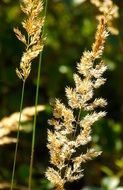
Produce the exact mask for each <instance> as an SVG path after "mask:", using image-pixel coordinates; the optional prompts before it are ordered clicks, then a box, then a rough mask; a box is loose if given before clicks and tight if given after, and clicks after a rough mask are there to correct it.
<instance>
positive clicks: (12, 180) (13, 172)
mask: <svg viewBox="0 0 123 190" xmlns="http://www.w3.org/2000/svg"><path fill="white" fill-rule="evenodd" d="M24 91H25V81H23V85H22V93H21V102H20V115H19V123H18V129H17V142H16V146H15V153H14V163H13V169H12V178H11V188H10V189H11V190H12V189H13V185H14V177H15V166H16V161H17V151H18V144H19V136H20V125H21V115H22V108H23V99H24Z"/></svg>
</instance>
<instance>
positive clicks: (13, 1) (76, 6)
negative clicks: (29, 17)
mask: <svg viewBox="0 0 123 190" xmlns="http://www.w3.org/2000/svg"><path fill="white" fill-rule="evenodd" d="M82 2H83V1H82V0H74V1H72V0H49V3H48V11H47V12H48V14H47V19H46V38H47V39H46V44H45V47H44V52H43V61H42V71H41V81H40V94H39V103H40V104H42V105H45V106H46V109H45V111H43V112H41V113H39V114H38V119H37V128H36V147H35V159H34V175H33V186H34V190H39V189H40V190H48V189H52V185H51V184H49V183H48V182H47V180H46V179H45V177H44V171H45V169H46V167H47V165H48V160H49V155H48V150H47V148H46V141H47V140H46V139H47V127H48V125H47V119H48V118H50V117H51V108H50V106H49V102H52V101H53V99H54V98H55V97H59V98H62V99H64V100H65V96H64V87H65V86H66V85H68V86H69V85H71V86H72V85H73V79H72V74H73V72H74V71H75V69H76V68H75V65H76V63H77V62H78V61H79V59H80V56H81V55H82V52H83V51H84V50H85V49H89V48H90V47H91V44H92V42H93V40H94V34H95V30H96V25H97V21H96V18H95V17H96V15H97V14H98V12H97V9H96V8H95V7H94V6H93V5H92V4H90V2H89V1H88V0H87V1H85V2H83V3H82ZM114 2H115V3H117V5H118V6H119V13H120V17H119V18H118V19H117V20H116V22H115V23H114V24H115V26H116V27H117V28H118V30H119V35H118V36H114V35H110V36H109V37H108V40H107V44H106V48H105V51H104V56H103V58H104V60H105V62H106V63H107V65H108V68H109V70H108V71H107V73H106V77H107V83H106V84H105V86H104V87H102V88H101V89H100V90H99V91H98V92H97V95H99V96H102V97H104V98H106V99H107V100H108V106H107V110H106V111H107V117H106V118H105V119H103V120H101V121H100V122H98V123H97V124H96V125H95V126H94V128H93V142H94V146H96V147H97V148H99V149H101V150H102V151H103V154H102V156H101V157H99V158H98V159H96V160H93V161H91V162H89V164H88V165H85V166H84V167H85V176H84V178H83V179H81V180H80V181H78V182H76V183H74V184H72V185H69V184H68V187H67V188H68V189H74V190H80V189H81V188H84V187H85V186H90V187H92V186H102V187H103V189H106V190H112V189H113V187H111V184H113V185H114V189H116V186H123V1H114ZM22 18H23V15H22V13H21V11H20V7H19V1H18V0H0V119H2V118H3V117H5V116H8V115H10V114H11V113H13V112H16V111H18V110H19V104H20V94H21V85H22V84H21V81H20V80H19V79H18V78H17V76H16V73H15V68H16V67H18V66H19V60H20V58H21V54H22V51H23V45H22V44H21V42H19V41H18V40H17V38H16V37H15V35H14V32H13V27H16V26H18V27H19V26H20V22H21V21H22ZM37 62H38V59H36V60H35V62H33V65H32V71H31V75H30V77H29V79H28V80H27V83H26V91H25V98H24V106H25V107H27V106H32V105H34V100H35V89H36V75H37V65H38V64H37ZM0 127H1V126H0ZM23 127H25V129H26V132H21V135H20V143H19V151H18V156H17V168H16V182H17V184H19V185H18V187H20V188H21V189H22V190H24V186H26V184H27V182H28V169H29V159H30V149H31V127H32V124H31V122H26V123H25V125H24V126H23ZM15 135H16V133H15V132H13V133H12V134H11V136H13V137H14V136H15ZM14 148H15V144H9V145H3V146H0V183H3V182H4V183H9V182H10V180H11V170H12V165H13V154H14ZM115 185H116V186H115ZM1 189H3V187H2V188H1ZM6 189H7V188H6ZM8 189H9V188H8ZM91 190H92V188H91Z"/></svg>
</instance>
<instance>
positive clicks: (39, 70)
mask: <svg viewBox="0 0 123 190" xmlns="http://www.w3.org/2000/svg"><path fill="white" fill-rule="evenodd" d="M47 5H48V0H46V2H45V12H44V15H45V18H46V13H47ZM44 29H45V28H44V27H43V29H42V36H43V35H44ZM41 63H42V52H41V53H40V56H39V64H38V75H37V84H36V96H35V115H34V121H33V132H32V146H31V157H30V168H29V182H28V190H31V186H32V170H33V160H34V147H35V132H36V121H37V105H38V95H39V83H40V73H41Z"/></svg>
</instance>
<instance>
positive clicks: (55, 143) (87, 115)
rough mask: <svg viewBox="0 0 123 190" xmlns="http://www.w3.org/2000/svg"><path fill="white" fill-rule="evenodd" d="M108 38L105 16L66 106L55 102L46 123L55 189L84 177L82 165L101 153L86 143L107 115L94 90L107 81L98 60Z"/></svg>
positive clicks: (48, 173)
mask: <svg viewBox="0 0 123 190" xmlns="http://www.w3.org/2000/svg"><path fill="white" fill-rule="evenodd" d="M107 36H108V32H107V17H106V15H105V16H102V17H101V18H100V21H99V25H98V27H97V32H96V36H95V42H94V43H93V45H92V50H91V51H85V52H84V53H83V55H82V57H81V59H80V63H78V64H77V70H78V73H77V74H74V75H73V78H74V82H75V88H71V87H66V90H65V91H66V97H67V100H68V106H66V105H64V104H63V103H62V102H61V101H60V100H58V99H56V101H55V104H54V108H53V118H52V119H50V120H49V124H50V125H52V126H54V130H48V145H47V147H48V149H49V151H50V163H51V167H48V169H47V171H46V177H47V179H48V180H49V181H51V182H52V183H53V184H54V185H55V188H56V190H64V188H65V187H64V186H65V184H66V182H72V181H75V180H78V179H80V178H81V177H83V175H84V174H83V169H82V164H83V163H85V162H87V161H89V160H91V159H93V158H95V157H97V156H99V155H100V154H101V151H96V150H95V149H94V148H90V146H89V145H88V144H89V143H90V142H91V141H92V137H91V129H92V125H93V124H94V123H95V122H96V121H98V120H99V119H100V118H102V117H104V116H105V115H106V112H105V111H98V109H97V108H99V107H101V108H103V107H105V106H106V105H107V102H106V100H105V99H104V98H95V97H94V90H95V89H97V88H99V87H100V86H101V85H103V84H104V83H105V81H106V79H105V78H103V73H104V72H105V71H106V69H107V66H106V65H105V63H104V61H102V60H101V57H102V53H103V50H104V44H105V40H106V38H107ZM77 113H79V114H77ZM82 113H83V114H82ZM82 115H83V116H82ZM85 145H86V146H87V145H88V148H87V151H86V152H83V153H80V154H79V153H78V152H77V149H78V148H80V147H82V146H85Z"/></svg>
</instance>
